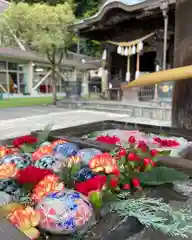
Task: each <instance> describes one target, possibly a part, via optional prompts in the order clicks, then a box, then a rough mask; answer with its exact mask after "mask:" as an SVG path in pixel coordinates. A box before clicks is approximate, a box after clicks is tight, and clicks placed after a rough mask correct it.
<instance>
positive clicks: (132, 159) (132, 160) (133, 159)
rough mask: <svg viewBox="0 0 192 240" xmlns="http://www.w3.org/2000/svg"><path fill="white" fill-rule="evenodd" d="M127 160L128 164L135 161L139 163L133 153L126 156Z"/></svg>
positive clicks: (137, 157)
mask: <svg viewBox="0 0 192 240" xmlns="http://www.w3.org/2000/svg"><path fill="white" fill-rule="evenodd" d="M127 160H128V161H130V162H136V161H139V160H140V158H139V156H137V155H136V154H135V153H133V152H130V153H129V154H128V156H127Z"/></svg>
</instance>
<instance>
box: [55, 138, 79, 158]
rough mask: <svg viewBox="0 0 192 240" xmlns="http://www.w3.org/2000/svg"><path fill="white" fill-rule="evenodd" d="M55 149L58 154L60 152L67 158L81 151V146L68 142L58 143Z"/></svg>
mask: <svg viewBox="0 0 192 240" xmlns="http://www.w3.org/2000/svg"><path fill="white" fill-rule="evenodd" d="M53 150H54V152H55V154H56V155H58V154H60V155H62V156H63V157H64V158H67V157H71V156H75V155H76V154H77V152H78V151H79V147H78V146H77V145H76V144H74V143H70V142H66V143H62V144H57V145H56V146H55V148H54V149H53Z"/></svg>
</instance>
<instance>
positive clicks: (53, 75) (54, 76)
mask: <svg viewBox="0 0 192 240" xmlns="http://www.w3.org/2000/svg"><path fill="white" fill-rule="evenodd" d="M56 82H57V79H56V70H55V66H53V67H52V93H53V105H56V104H57V88H56Z"/></svg>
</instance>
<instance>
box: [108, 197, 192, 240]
mask: <svg viewBox="0 0 192 240" xmlns="http://www.w3.org/2000/svg"><path fill="white" fill-rule="evenodd" d="M112 211H116V212H117V213H118V214H119V215H120V216H132V217H135V218H137V219H138V220H139V221H140V222H141V223H142V224H144V225H145V226H147V227H153V228H154V229H156V230H160V231H162V232H163V233H165V234H168V235H170V236H174V237H176V236H180V237H183V238H187V234H188V233H192V212H191V211H189V210H188V209H181V210H180V211H174V210H173V209H172V208H171V206H170V205H169V204H167V203H164V202H163V200H162V199H154V198H138V199H135V198H130V199H127V200H124V201H123V200H121V201H118V202H116V203H114V204H113V205H112Z"/></svg>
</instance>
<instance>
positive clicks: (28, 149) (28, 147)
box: [20, 144, 35, 153]
mask: <svg viewBox="0 0 192 240" xmlns="http://www.w3.org/2000/svg"><path fill="white" fill-rule="evenodd" d="M20 149H21V151H22V152H24V153H33V152H34V151H35V148H34V147H33V146H32V145H30V144H23V145H22V146H20Z"/></svg>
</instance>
